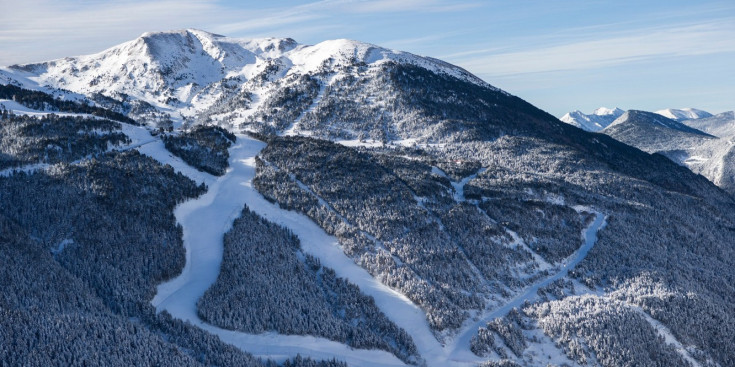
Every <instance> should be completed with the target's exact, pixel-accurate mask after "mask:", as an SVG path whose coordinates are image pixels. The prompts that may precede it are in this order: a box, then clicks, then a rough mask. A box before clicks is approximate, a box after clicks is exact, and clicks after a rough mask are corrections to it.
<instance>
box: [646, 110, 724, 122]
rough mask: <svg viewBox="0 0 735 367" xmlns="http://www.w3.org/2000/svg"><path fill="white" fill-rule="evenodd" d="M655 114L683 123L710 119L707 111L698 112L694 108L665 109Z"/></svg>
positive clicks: (710, 115)
mask: <svg viewBox="0 0 735 367" xmlns="http://www.w3.org/2000/svg"><path fill="white" fill-rule="evenodd" d="M655 113H657V114H659V115H661V116H663V117H666V118H670V119H672V120H674V121H679V122H681V121H684V120H696V119H702V118H707V117H712V114H711V113H709V112H707V111H702V110H698V109H696V108H682V109H677V108H667V109H665V110H658V111H656V112H655Z"/></svg>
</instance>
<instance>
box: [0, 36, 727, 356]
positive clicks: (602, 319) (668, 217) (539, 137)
mask: <svg viewBox="0 0 735 367" xmlns="http://www.w3.org/2000/svg"><path fill="white" fill-rule="evenodd" d="M662 113H664V112H662ZM665 113H670V114H672V116H674V117H677V116H679V115H680V114H678V112H676V111H668V112H665ZM688 113H691V114H694V115H696V116H698V117H700V116H704V114H702V113H701V112H699V111H694V110H686V111H685V110H682V111H681V114H685V115H686V114H688ZM687 116H692V115H687ZM565 117H567V118H566V119H565V121H566V122H567V123H565V122H561V121H559V119H557V118H555V117H554V116H552V115H550V114H548V113H546V112H544V111H542V110H540V109H539V108H537V107H535V106H533V105H532V104H531V103H528V102H526V101H525V100H523V99H521V98H519V97H516V96H513V95H511V94H509V93H507V92H505V91H502V90H500V89H498V88H496V87H493V86H492V85H490V84H488V83H486V82H484V81H482V80H481V79H479V78H477V77H476V76H474V75H472V74H471V73H469V72H468V71H466V70H464V69H462V68H460V67H457V66H454V65H451V64H448V63H446V62H443V61H440V60H437V59H433V58H430V57H423V56H418V55H414V54H410V53H407V52H401V51H395V50H389V49H386V48H383V47H380V46H376V45H371V44H368V43H364V42H358V41H352V40H331V41H324V42H321V43H318V44H316V45H302V44H299V43H297V42H296V41H294V40H293V39H290V38H265V39H258V40H248V39H236V38H229V37H225V36H221V35H216V34H212V33H208V32H204V31H200V30H193V29H188V30H179V31H170V32H156V33H145V34H143V35H142V36H140V37H138V38H136V39H134V40H132V41H130V42H126V43H124V44H121V45H118V46H115V47H112V48H110V49H108V50H105V51H102V52H100V53H97V54H94V55H86V56H78V57H69V58H63V59H58V60H53V61H48V62H41V63H34V64H27V65H14V66H9V67H3V68H0V264H2V266H0V284H2V286H3V288H2V292H0V365H12V366H15V365H58V364H61V365H162V366H169V365H171V366H229V365H237V366H251V367H265V366H275V365H283V366H291V367H314V366H319V367H344V366H405V365H410V366H427V367H433V366H468V365H481V366H511V367H512V366H547V365H549V364H553V365H568V366H574V367H582V366H590V365H592V366H692V365H695V366H696V365H703V366H723V367H733V366H735V361H734V360H733V358H732V356H733V355H735V310H733V307H732V305H733V304H735V288H733V286H732V284H735V246H733V243H734V242H733V238H734V237H733V235H734V234H735V199H734V197H733V196H732V195H731V194H729V193H728V192H725V191H723V190H722V189H721V188H719V187H717V186H716V185H714V184H713V183H712V182H710V181H709V180H707V179H706V178H705V177H703V176H701V175H698V174H696V173H693V172H692V170H694V171H695V172H701V173H702V174H703V175H706V176H707V177H708V178H710V179H711V180H712V181H714V182H715V183H717V184H718V185H720V186H721V187H723V188H725V189H727V190H729V186H728V185H727V184H726V181H727V180H728V179H731V178H732V177H733V175H732V174H731V173H730V172H731V171H729V170H730V167H732V165H730V164H729V163H728V162H729V159H730V158H729V157H730V156H731V155H732V154H731V153H730V150H729V145H727V144H730V145H732V144H731V143H730V140H728V139H729V138H726V137H724V135H726V134H729V133H730V132H731V131H732V127H731V124H730V122H729V120H728V119H730V118H731V117H732V113H730V114H729V115H728V114H722V115H717V116H712V117H706V118H701V119H697V120H685V121H675V120H672V119H669V118H667V117H665V116H664V115H662V114H656V113H649V112H643V111H627V112H624V111H622V110H620V109H612V110H610V109H598V110H596V111H595V113H593V114H592V115H584V114H582V113H578V112H575V113H570V114H568V116H565ZM677 118H678V117H677ZM572 125H576V126H578V127H583V128H585V129H587V130H594V131H599V133H593V132H590V131H585V130H583V129H579V128H577V127H574V126H572ZM629 144H630V145H629ZM632 145H633V146H632ZM636 147H637V148H636ZM641 149H643V150H645V151H642V150H641ZM648 152H660V153H661V154H649V153H648ZM662 154H663V155H665V156H666V157H664V156H663V155H662ZM667 157H668V158H667ZM717 157H720V158H721V159H720V158H717ZM672 160H673V161H672ZM677 163H679V164H677ZM681 164H685V165H687V166H688V167H689V168H691V170H690V169H687V168H686V167H682V166H681ZM718 179H719V180H720V181H718ZM731 192H732V191H731Z"/></svg>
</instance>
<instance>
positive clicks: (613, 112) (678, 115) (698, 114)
mask: <svg viewBox="0 0 735 367" xmlns="http://www.w3.org/2000/svg"><path fill="white" fill-rule="evenodd" d="M624 112H625V111H623V110H621V109H620V108H613V109H610V108H605V107H600V108H598V109H596V110H594V111H593V112H592V113H591V114H589V115H588V114H585V113H583V112H581V111H579V110H575V111H572V112H568V113H567V114H565V115H564V116H562V117H561V118H560V120H561V121H563V122H566V123H568V124H570V125H573V126H576V127H578V128H580V129H582V130H587V131H592V132H598V131H600V130H602V129H604V128H606V127H607V126H608V125H610V124H611V123H612V122H613V121H614V120H615V119H617V118H618V117H620V116H621V115H622V114H623V113H624ZM655 113H657V114H659V115H661V116H664V117H666V118H669V119H672V120H674V121H679V122H681V121H684V120H695V119H701V118H707V117H711V116H712V114H711V113H709V112H707V111H702V110H698V109H695V108H682V109H675V108H668V109H665V110H659V111H656V112H655Z"/></svg>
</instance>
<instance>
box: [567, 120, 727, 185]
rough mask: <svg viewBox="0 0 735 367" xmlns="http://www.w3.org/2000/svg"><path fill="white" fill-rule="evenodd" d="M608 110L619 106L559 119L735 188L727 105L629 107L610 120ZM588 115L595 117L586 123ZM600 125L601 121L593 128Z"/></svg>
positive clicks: (717, 183)
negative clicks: (716, 108)
mask: <svg viewBox="0 0 735 367" xmlns="http://www.w3.org/2000/svg"><path fill="white" fill-rule="evenodd" d="M608 111H622V110H620V109H615V110H609V109H606V108H600V109H598V110H595V112H594V113H593V114H592V115H584V114H582V113H581V112H579V111H574V112H570V113H568V114H566V115H564V116H563V117H562V118H561V120H562V121H564V122H566V123H568V124H570V125H574V126H577V127H580V128H583V129H585V130H588V131H595V132H600V133H603V134H606V135H609V136H612V137H613V138H615V139H617V140H619V141H622V142H624V143H626V144H629V145H632V146H634V147H637V148H639V149H641V150H643V151H646V152H649V153H661V154H663V155H665V156H667V157H669V158H670V159H672V160H673V161H674V162H676V163H678V164H681V165H683V166H686V167H688V168H689V169H691V170H692V171H694V172H695V173H699V174H701V175H703V176H705V177H707V179H709V180H710V181H712V182H713V183H715V184H716V185H717V186H720V187H721V188H723V189H725V190H726V191H728V192H730V193H733V194H735V152H732V147H733V145H734V144H735V118H734V117H735V116H734V115H733V112H732V111H730V112H724V113H721V114H717V115H712V114H710V113H709V112H706V111H702V110H698V109H694V108H684V109H665V110H660V111H656V112H645V111H636V110H630V111H627V112H625V113H621V114H620V115H619V116H618V117H617V118H616V119H614V120H613V121H609V119H610V116H612V114H610V113H607V112H608ZM590 121H596V123H595V124H593V125H591V124H589V123H588V122H590ZM608 121H609V122H608ZM600 126H604V127H603V128H601V129H599V127H600Z"/></svg>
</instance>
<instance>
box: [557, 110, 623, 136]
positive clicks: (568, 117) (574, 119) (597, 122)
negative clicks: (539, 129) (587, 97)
mask: <svg viewBox="0 0 735 367" xmlns="http://www.w3.org/2000/svg"><path fill="white" fill-rule="evenodd" d="M623 112H624V111H623V110H621V109H620V108H617V107H616V108H612V109H610V108H606V107H600V108H598V109H596V110H595V111H594V112H592V114H589V115H587V114H584V113H582V111H579V110H575V111H572V112H569V113H567V114H565V115H564V116H562V117H561V118H560V119H559V120H561V121H562V122H566V123H567V124H570V125H573V126H576V127H578V128H580V129H583V130H587V131H592V132H598V131H600V130H602V129H604V128H606V127H607V126H608V125H610V123H612V122H613V121H614V120H615V119H616V118H618V117H620V116H621V115H622V114H623Z"/></svg>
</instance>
